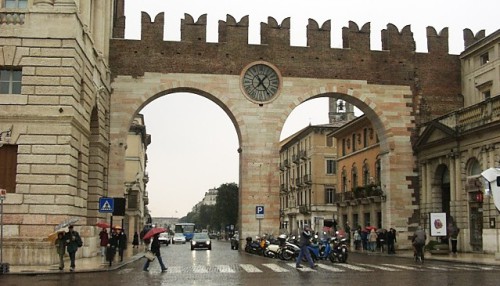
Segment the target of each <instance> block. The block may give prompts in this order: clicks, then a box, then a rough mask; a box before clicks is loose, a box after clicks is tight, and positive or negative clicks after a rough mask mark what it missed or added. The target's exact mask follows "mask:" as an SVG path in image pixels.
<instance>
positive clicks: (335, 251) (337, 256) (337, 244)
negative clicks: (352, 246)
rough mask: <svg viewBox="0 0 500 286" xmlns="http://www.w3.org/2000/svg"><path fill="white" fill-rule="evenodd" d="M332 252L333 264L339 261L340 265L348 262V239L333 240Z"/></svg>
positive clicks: (330, 257) (331, 259)
mask: <svg viewBox="0 0 500 286" xmlns="http://www.w3.org/2000/svg"><path fill="white" fill-rule="evenodd" d="M332 245H333V246H332V251H331V252H330V255H329V257H328V258H329V259H330V261H331V262H332V263H333V262H335V261H338V262H340V263H346V262H347V256H348V250H347V238H346V237H342V238H339V237H334V238H332Z"/></svg>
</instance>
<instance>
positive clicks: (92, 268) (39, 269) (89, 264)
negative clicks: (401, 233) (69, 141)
mask: <svg viewBox="0 0 500 286" xmlns="http://www.w3.org/2000/svg"><path fill="white" fill-rule="evenodd" d="M354 252H356V253H361V254H365V255H377V256H396V257H403V258H408V259H413V251H411V250H398V251H397V252H396V254H391V255H389V254H387V253H386V252H384V253H380V252H364V251H354ZM117 256H118V255H117ZM143 256H144V246H139V248H132V247H129V248H127V250H126V251H125V253H124V255H123V262H117V261H118V260H117V258H115V262H113V265H112V266H111V267H110V266H108V263H105V264H103V262H102V261H103V260H102V257H101V256H96V257H89V258H80V259H77V260H76V269H75V272H98V271H113V270H116V269H119V268H121V267H123V266H125V265H127V264H129V263H132V262H134V261H136V260H138V259H141V258H142V257H143ZM425 259H426V260H436V261H451V262H455V263H467V264H480V265H493V266H500V260H496V259H495V255H494V254H482V253H458V254H457V255H452V254H440V255H433V254H430V253H429V252H426V253H425ZM65 266H66V267H65V269H64V270H63V271H60V270H59V269H58V267H59V265H58V264H54V265H42V266H24V265H10V271H9V273H5V274H7V275H9V274H12V275H15V274H21V275H28V274H49V273H52V274H54V273H61V274H66V273H74V272H70V271H69V259H67V260H66V261H65ZM0 275H2V274H1V273H0Z"/></svg>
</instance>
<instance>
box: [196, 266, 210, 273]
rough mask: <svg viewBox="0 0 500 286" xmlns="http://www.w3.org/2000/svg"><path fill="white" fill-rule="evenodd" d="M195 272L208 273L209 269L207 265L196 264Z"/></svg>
mask: <svg viewBox="0 0 500 286" xmlns="http://www.w3.org/2000/svg"><path fill="white" fill-rule="evenodd" d="M193 272H194V273H208V269H207V267H206V266H194V267H193Z"/></svg>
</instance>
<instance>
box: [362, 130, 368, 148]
mask: <svg viewBox="0 0 500 286" xmlns="http://www.w3.org/2000/svg"><path fill="white" fill-rule="evenodd" d="M363 147H365V148H366V147H368V128H365V129H363Z"/></svg>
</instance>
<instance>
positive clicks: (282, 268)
mask: <svg viewBox="0 0 500 286" xmlns="http://www.w3.org/2000/svg"><path fill="white" fill-rule="evenodd" d="M317 265H318V267H317V268H316V269H311V268H310V267H309V265H303V267H302V268H299V269H295V262H284V261H276V262H274V263H263V264H232V265H225V264H220V265H214V266H206V265H197V266H193V267H181V266H169V267H168V270H167V272H168V273H183V274H186V273H187V274H189V273H196V274H206V273H227V274H234V273H237V272H246V273H265V272H268V273H269V272H276V273H286V272H291V273H294V272H296V273H301V272H323V273H324V272H335V273H346V272H353V271H354V272H372V271H388V272H395V271H446V272H449V271H455V272H457V271H492V270H498V267H494V266H487V265H468V264H442V265H441V264H439V265H434V264H432V265H431V264H429V265H428V264H418V265H417V264H415V265H411V264H409V265H400V264H390V263H381V264H367V263H354V264H353V263H318V264H317ZM132 270H133V269H131V268H125V269H121V270H120V271H119V272H118V273H119V274H127V273H129V272H131V271H132ZM157 270H159V269H157ZM152 271H153V272H155V270H152Z"/></svg>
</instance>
